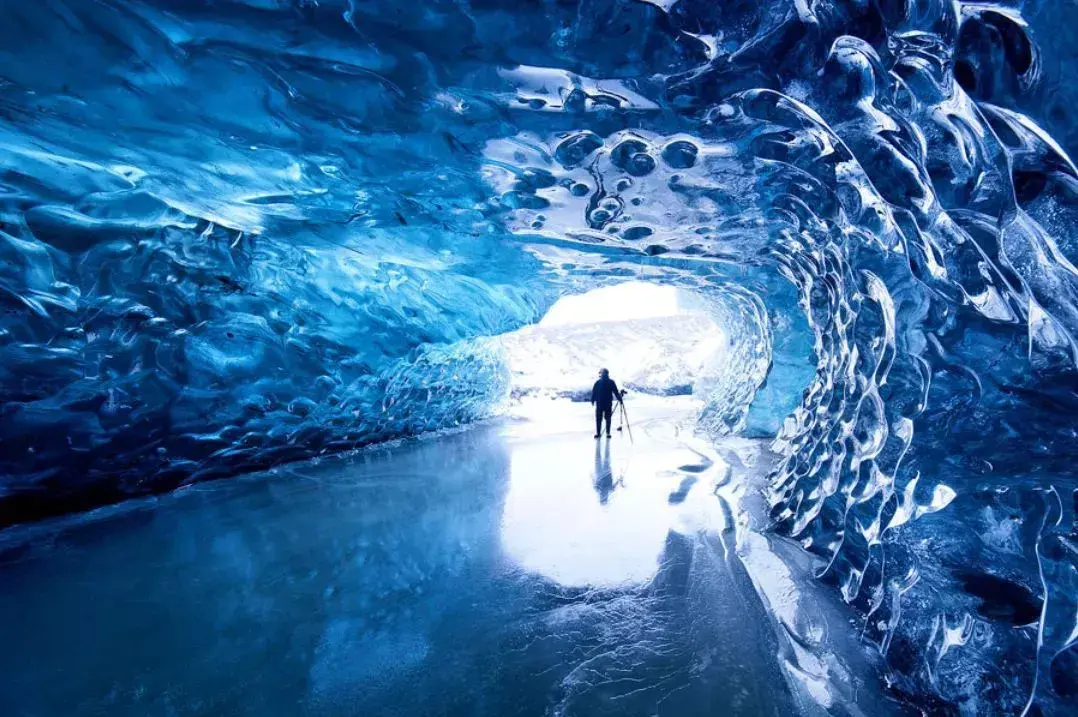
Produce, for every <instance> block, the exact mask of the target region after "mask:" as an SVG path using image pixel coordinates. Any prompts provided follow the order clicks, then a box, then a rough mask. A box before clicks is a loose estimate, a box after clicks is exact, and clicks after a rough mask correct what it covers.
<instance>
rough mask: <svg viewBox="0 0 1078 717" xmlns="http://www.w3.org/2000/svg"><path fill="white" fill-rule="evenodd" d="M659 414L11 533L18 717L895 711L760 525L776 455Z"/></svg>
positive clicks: (6, 671)
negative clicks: (712, 444)
mask: <svg viewBox="0 0 1078 717" xmlns="http://www.w3.org/2000/svg"><path fill="white" fill-rule="evenodd" d="M646 403H647V402H646V401H645V400H643V399H641V400H640V401H639V402H638V403H634V404H633V405H632V407H631V409H632V410H633V416H634V418H635V419H636V423H635V425H634V426H633V428H634V435H633V437H634V439H635V444H634V443H631V442H630V440H629V437H628V436H627V435H615V438H614V439H613V440H612V441H610V442H607V441H605V440H604V441H602V442H601V443H597V442H595V441H593V440H592V439H591V437H590V423H589V419H590V416H589V415H588V410H587V407H586V406H581V405H579V404H577V405H573V404H568V403H567V402H550V403H544V404H542V406H543V410H542V411H538V412H533V414H532V419H531V420H519V419H518V420H515V421H511V422H508V423H505V424H499V425H488V426H483V427H478V428H475V429H472V430H469V431H467V432H463V433H459V434H456V435H452V436H444V437H439V438H436V439H432V440H426V441H421V442H417V443H412V444H406V445H403V446H399V447H396V448H391V449H386V450H380V451H377V452H367V453H363V454H361V455H360V456H358V457H354V458H351V459H343V460H334V461H326V462H323V463H322V464H321V465H297V466H294V467H290V468H287V469H280V470H277V471H274V472H273V473H271V474H268V475H259V476H251V477H249V478H239V479H236V480H232V481H222V482H217V483H212V484H204V485H200V486H196V487H193V488H191V489H188V490H185V491H182V492H180V493H177V494H174V495H171V496H168V497H165V498H161V499H159V500H157V501H155V502H148V503H141V504H128V505H127V506H125V507H123V508H121V509H111V511H107V512H103V513H98V514H97V515H94V516H90V517H87V518H83V519H76V520H69V521H67V522H66V523H60V524H53V525H39V526H37V527H34V528H29V529H26V530H22V531H18V530H16V531H13V532H9V533H8V534H7V535H6V537H5V542H4V543H3V547H4V552H3V553H2V555H3V559H2V560H3V562H2V563H0V615H2V616H3V619H2V620H0V642H2V643H3V644H4V645H5V649H4V650H3V651H2V653H0V702H2V703H3V704H4V705H6V706H7V710H6V712H5V713H6V714H18V715H88V714H110V715H167V714H184V715H209V714H250V715H291V714H313V715H338V714H351V715H434V714H438V715H539V714H551V715H562V714H564V715H654V714H660V715H671V716H675V715H705V714H717V715H724V714H743V715H757V714H774V715H788V714H794V713H804V714H823V713H831V714H858V713H862V714H864V713H867V714H883V713H886V711H887V710H886V709H885V707H886V705H887V704H888V703H886V702H883V701H881V698H880V696H879V693H878V691H877V689H878V685H877V682H876V678H875V677H874V675H875V667H874V665H873V664H872V663H871V662H870V661H869V660H868V658H867V656H866V654H865V653H864V652H863V648H861V647H859V646H858V645H857V642H856V640H855V637H854V636H851V635H849V634H848V632H849V628H848V626H847V623H846V622H845V618H844V615H845V614H844V613H843V612H842V611H841V610H839V609H838V608H834V607H831V606H830V604H831V603H830V601H831V600H833V597H832V598H824V597H821V593H819V588H818V587H815V586H814V585H815V584H814V583H812V582H811V581H808V582H807V583H806V582H805V575H804V571H805V569H806V568H807V567H809V566H807V565H805V564H804V563H803V562H799V559H798V557H797V556H800V555H803V554H801V553H797V552H791V551H790V550H789V549H788V547H786V546H785V544H784V543H782V542H780V541H778V542H777V541H774V540H773V539H772V540H768V539H765V538H763V537H762V536H761V535H760V534H758V533H756V532H754V531H753V530H752V524H753V522H754V521H755V520H756V519H757V518H756V517H754V515H756V513H757V512H758V506H756V505H755V503H754V499H753V498H752V497H751V496H752V495H753V494H754V491H755V489H754V487H753V483H754V481H757V480H758V479H759V478H760V472H761V471H762V470H763V469H764V468H766V466H767V465H768V463H769V458H768V456H767V454H766V453H765V452H763V450H762V448H761V446H760V445H759V444H758V443H755V442H749V441H728V442H726V443H724V444H722V445H721V446H720V449H719V450H718V451H715V450H710V449H707V448H705V447H703V446H702V445H700V444H698V443H697V442H696V441H694V440H693V439H691V438H689V437H688V434H689V433H690V431H688V430H687V429H688V428H689V427H691V425H692V416H693V415H694V408H695V405H694V404H692V403H691V402H689V401H687V400H681V399H677V400H670V399H667V400H664V401H654V402H653V403H652V405H645V404H646ZM746 496H748V497H746ZM756 500H757V501H758V499H756ZM780 556H786V559H787V562H783V560H782V559H780ZM801 560H803V558H801ZM810 653H811V654H810ZM887 709H890V708H887ZM859 710H863V711H860V712H859Z"/></svg>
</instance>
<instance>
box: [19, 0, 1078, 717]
mask: <svg viewBox="0 0 1078 717" xmlns="http://www.w3.org/2000/svg"><path fill="white" fill-rule="evenodd" d="M4 15H5V22H4V23H3V25H2V27H0V35H2V42H0V78H2V79H0V92H2V101H0V118H2V122H0V143H2V149H3V152H2V153H0V252H2V259H3V261H2V263H0V296H2V297H3V303H4V311H3V314H2V315H0V392H2V394H0V395H2V401H0V404H2V405H0V438H2V444H0V445H2V448H0V526H3V527H8V526H13V525H15V524H22V523H30V522H33V521H37V520H40V519H43V518H49V517H51V516H57V515H62V514H67V513H72V512H76V511H82V510H87V509H91V508H95V507H98V506H102V505H107V504H111V503H116V502H118V501H121V500H124V499H127V498H131V497H137V496H143V495H147V494H160V493H164V492H167V491H170V490H172V489H174V488H176V487H179V486H185V485H190V484H193V483H196V482H199V481H205V480H208V479H216V478H225V477H229V476H234V475H237V474H241V473H246V472H250V471H253V470H256V469H260V468H266V467H269V466H274V465H280V464H284V463H287V462H289V461H294V460H300V459H306V458H311V457H314V456H320V455H329V454H334V453H340V452H344V451H349V450H352V449H355V448H358V447H361V446H366V445H370V444H375V443H378V442H381V441H385V440H388V439H395V438H400V437H406V436H412V435H416V434H420V433H424V432H429V431H433V430H437V429H441V428H445V427H448V426H456V425H462V424H467V423H469V422H472V421H475V420H476V419H480V418H484V417H486V416H488V415H490V413H491V412H492V411H494V410H496V408H497V406H498V405H500V403H501V402H503V401H504V399H505V397H506V395H508V394H509V392H510V390H511V386H512V384H513V380H514V377H513V371H512V368H511V362H510V361H508V360H507V347H506V345H505V344H504V340H503V339H499V338H498V337H504V336H506V335H508V334H511V333H512V332H515V331H518V330H521V329H524V330H525V331H540V330H543V325H542V324H541V323H539V322H540V319H541V318H542V317H543V316H544V315H546V314H547V312H548V311H549V310H550V309H551V307H553V306H554V305H555V302H557V301H558V300H559V299H561V298H562V297H566V296H571V295H577V294H583V293H585V292H588V291H594V290H609V289H610V288H616V287H617V285H619V284H624V283H625V282H628V281H634V282H646V283H648V284H650V285H653V286H657V287H673V288H674V289H676V290H678V291H683V292H687V294H691V295H692V296H694V297H696V299H695V300H696V301H697V302H698V312H699V316H698V317H697V318H696V319H694V320H695V321H697V322H698V323H697V324H696V326H697V327H706V326H715V327H718V329H720V330H721V331H723V332H726V334H725V336H726V338H727V339H728V340H727V341H726V344H725V345H726V346H727V347H728V351H727V352H726V353H725V354H724V356H725V358H724V360H723V361H721V362H719V365H718V368H717V369H716V371H715V372H713V374H712V375H705V374H707V372H706V371H702V372H701V376H700V383H699V388H700V391H699V393H700V395H706V397H707V398H706V401H707V408H706V409H705V410H704V411H703V413H702V415H701V427H702V428H704V429H705V430H706V431H709V432H711V433H713V434H716V433H723V432H736V433H739V434H744V435H752V436H757V437H759V436H767V437H769V438H773V443H772V449H773V450H774V451H776V452H777V453H778V454H779V456H780V457H781V460H780V463H779V464H778V467H777V469H776V470H775V472H774V474H773V475H772V476H771V480H770V487H769V490H768V495H767V500H768V506H769V510H770V517H771V520H772V524H771V527H772V529H773V530H774V531H775V532H777V533H778V534H781V535H784V536H787V537H788V538H791V539H793V540H795V541H797V542H798V543H800V545H801V546H802V547H803V548H804V549H805V550H807V551H808V552H809V553H811V554H813V555H815V556H817V557H818V558H819V559H820V564H821V566H822V567H821V568H820V570H819V575H818V577H819V578H820V580H821V581H823V582H825V583H827V584H829V585H832V586H833V587H834V591H835V592H836V593H837V594H839V595H841V597H842V598H843V599H844V600H845V602H847V603H848V604H849V605H850V606H852V609H853V610H854V612H855V614H856V615H858V619H859V621H860V622H859V631H860V633H861V637H862V640H863V641H864V643H866V644H867V645H868V646H869V647H870V648H871V649H873V650H875V651H877V652H878V654H880V655H881V656H882V657H883V659H884V660H885V661H886V665H887V668H886V669H887V670H888V681H889V683H890V685H891V689H892V690H893V691H894V692H895V694H898V695H901V696H902V698H903V699H905V700H908V701H909V703H910V704H912V705H915V706H917V708H918V709H921V710H924V711H927V712H930V713H950V712H964V713H985V714H988V713H991V714H1022V713H1025V714H1065V713H1069V712H1073V711H1074V710H1075V709H1078V644H1076V643H1078V523H1076V515H1075V514H1076V511H1078V482H1076V480H1075V472H1074V468H1073V466H1074V463H1075V460H1076V458H1078V451H1076V449H1075V447H1074V446H1075V439H1076V437H1078V419H1076V418H1075V416H1076V415H1078V414H1076V411H1078V365H1076V364H1078V344H1076V337H1078V269H1076V268H1075V264H1074V262H1075V260H1076V255H1078V169H1076V167H1075V164H1074V163H1073V161H1072V159H1071V156H1072V154H1073V153H1074V152H1075V151H1078V121H1076V120H1075V119H1074V117H1073V111H1072V106H1073V104H1074V103H1073V101H1071V100H1073V98H1074V96H1075V92H1076V90H1075V86H1076V85H1075V83H1074V77H1073V67H1074V60H1075V57H1076V50H1075V47H1078V44H1076V43H1075V39H1076V37H1075V34H1076V32H1075V28H1076V27H1078V10H1076V9H1075V7H1074V5H1073V3H1068V2H1066V1H1065V0H1044V1H1043V2H1018V1H1017V0H1015V1H1014V2H1010V1H1003V0H1001V1H1000V2H992V3H988V2H943V1H942V0H874V1H872V2H860V1H853V0H850V1H846V0H827V1H825V0H820V1H818V2H796V1H787V0H772V1H770V2H747V1H742V0H730V1H729V2H725V1H724V2H703V1H701V0H663V1H659V0H580V2H554V1H551V2H534V3H524V2H500V1H499V0H465V1H463V2H462V1H460V0H453V1H449V0H446V1H444V2H443V1H441V0H421V1H420V2H412V3H400V2H382V1H379V0H229V1H227V2H225V1H223V2H218V3H207V2H198V1H195V0H190V1H184V0H54V1H52V2H47V3H45V2H42V3H15V2H8V3H5V4H4ZM701 317H703V318H701ZM535 324H538V326H537V327H536V326H533V325H535ZM525 327H532V328H530V329H527V328H525ZM705 338H706V337H705ZM511 349H512V347H510V350H509V353H511ZM704 363H706V361H705V362H704ZM723 372H726V373H723Z"/></svg>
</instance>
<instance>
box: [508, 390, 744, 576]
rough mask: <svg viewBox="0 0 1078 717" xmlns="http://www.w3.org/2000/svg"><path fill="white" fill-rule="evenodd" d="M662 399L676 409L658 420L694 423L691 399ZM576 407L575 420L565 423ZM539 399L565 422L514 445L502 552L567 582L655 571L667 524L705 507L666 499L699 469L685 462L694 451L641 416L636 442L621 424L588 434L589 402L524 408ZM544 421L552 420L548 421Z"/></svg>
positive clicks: (716, 468)
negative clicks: (599, 435) (608, 433)
mask: <svg viewBox="0 0 1078 717" xmlns="http://www.w3.org/2000/svg"><path fill="white" fill-rule="evenodd" d="M660 403H662V404H665V405H668V406H675V407H676V408H675V409H670V408H668V409H667V410H668V411H671V410H673V411H679V413H678V412H675V413H673V415H672V416H663V419H664V420H672V421H677V420H678V419H680V421H681V422H683V423H684V424H686V425H691V422H692V420H693V416H694V413H693V412H692V411H693V408H694V407H695V406H694V405H693V404H692V403H691V402H690V401H688V400H674V401H672V400H669V399H666V400H664V401H662V402H660ZM543 404H546V406H544V405H543ZM574 408H575V412H576V413H577V414H579V416H578V417H577V421H578V422H579V426H572V424H571V423H570V421H571V420H572V418H571V416H572V413H573V411H574ZM544 409H545V410H546V412H545V415H546V416H548V417H551V413H554V414H555V415H556V414H558V413H561V414H563V415H561V416H560V418H561V419H562V420H559V421H557V422H555V423H554V424H553V425H554V426H558V427H562V428H563V431H559V432H556V433H552V434H549V435H546V436H541V437H533V438H532V439H531V440H529V441H527V442H523V443H520V444H518V445H515V446H514V450H513V453H512V458H511V461H510V476H509V479H510V483H509V492H508V494H507V496H506V501H505V513H504V516H503V519H502V541H503V547H504V549H505V551H506V553H507V554H508V555H509V557H511V558H512V559H513V560H515V561H516V562H517V563H519V565H520V566H521V567H522V568H524V569H525V570H529V571H532V572H535V573H538V574H540V575H542V576H544V577H547V578H549V579H551V580H554V581H555V582H557V583H559V584H562V585H566V586H614V585H618V584H621V583H640V582H644V581H646V580H649V579H651V578H652V577H653V576H654V574H655V571H656V569H657V568H658V565H659V556H660V553H662V551H663V546H664V544H665V541H666V536H667V534H668V533H669V531H670V530H671V529H673V528H674V527H675V526H676V525H677V524H678V523H679V522H680V521H681V516H682V515H683V514H684V513H686V512H690V511H692V510H693V509H694V508H695V509H697V510H705V509H706V508H705V507H704V506H699V505H696V504H694V503H691V502H690V504H688V505H682V504H681V502H682V501H679V500H676V499H671V496H674V495H677V494H678V492H679V491H682V490H685V492H686V493H688V492H689V491H688V489H687V486H686V484H685V481H687V480H690V481H692V482H693V483H695V482H696V481H697V480H699V479H701V478H703V476H697V475H695V474H693V473H692V472H691V471H686V470H685V469H684V466H685V465H690V466H691V464H692V463H694V462H698V461H699V457H698V456H697V455H696V454H694V453H692V452H691V451H689V450H688V449H686V448H685V447H683V446H677V445H676V444H675V445H674V446H671V445H668V444H666V443H665V442H663V441H656V440H655V439H654V438H653V437H651V435H650V434H649V433H648V430H647V427H648V424H647V423H645V424H643V425H642V426H641V428H642V429H643V430H638V431H637V435H636V436H635V441H636V442H635V443H633V442H631V441H630V439H629V437H628V435H625V434H618V435H615V437H614V438H612V439H610V440H607V439H605V438H603V439H601V440H597V441H593V440H591V439H587V432H588V429H587V425H588V424H587V417H588V411H587V410H586V408H581V407H579V405H577V406H576V407H573V406H572V404H569V406H568V407H567V406H566V404H565V402H561V401H552V402H547V401H544V402H538V406H536V404H532V408H531V409H530V412H531V413H532V414H536V413H538V414H539V415H544V413H542V412H543V411H544ZM565 419H568V421H567V420H565ZM651 420H655V419H654V418H652V419H651ZM540 425H541V426H544V425H545V427H546V430H550V426H551V424H550V423H546V424H540ZM567 425H568V429H567V430H564V429H565V427H566V426H567ZM570 431H575V433H573V432H570ZM567 436H570V437H571V436H575V437H576V438H577V439H580V438H585V439H587V440H571V439H569V440H567ZM678 466H682V468H681V469H679V468H678ZM723 466H724V464H721V463H719V464H717V465H713V466H712V467H711V468H710V470H709V474H708V475H714V476H720V475H722V468H723ZM701 488H702V490H698V491H697V493H699V494H703V495H705V502H707V503H714V500H713V499H711V500H707V498H710V496H709V495H706V493H707V491H706V486H701ZM682 500H684V498H682ZM720 520H721V518H720ZM720 527H721V523H720V524H716V525H713V526H711V528H712V529H718V528H720Z"/></svg>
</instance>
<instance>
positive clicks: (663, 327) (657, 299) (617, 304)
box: [502, 281, 728, 395]
mask: <svg viewBox="0 0 1078 717" xmlns="http://www.w3.org/2000/svg"><path fill="white" fill-rule="evenodd" d="M502 341H503V345H504V346H505V348H506V351H507V353H508V355H509V364H510V367H511V370H512V372H513V388H514V392H515V393H516V394H517V395H527V394H534V393H555V394H559V395H572V394H575V393H579V392H581V391H586V390H587V388H588V387H590V386H591V383H592V382H593V381H594V380H595V375H596V372H597V371H598V370H599V369H600V368H608V369H609V370H610V373H611V375H612V376H613V378H614V380H615V381H617V382H618V383H619V385H621V386H623V387H631V388H634V389H636V390H639V391H643V392H646V393H652V394H659V395H680V394H689V393H692V386H693V384H694V383H696V381H697V380H699V379H700V377H701V376H703V375H704V374H706V373H707V372H708V371H710V370H714V369H715V368H716V367H717V366H719V365H720V363H721V360H722V356H723V354H724V352H725V348H726V345H727V342H728V339H727V336H726V334H725V332H724V331H723V330H722V328H721V327H720V326H719V325H718V324H717V323H716V322H715V321H714V319H712V318H711V317H710V316H709V315H708V314H707V313H706V311H705V307H704V304H703V303H702V302H701V301H700V300H699V298H698V297H697V296H696V295H695V294H693V293H692V292H689V291H685V290H683V289H678V288H676V287H672V286H659V285H656V284H648V283H644V282H637V281H632V282H627V283H624V284H617V285H614V286H608V287H603V288H600V289H595V290H593V291H589V292H587V293H584V294H578V295H574V296H566V297H563V298H561V299H560V300H559V301H558V302H557V303H555V304H554V306H553V307H552V308H551V309H550V311H549V312H547V314H546V315H545V316H544V317H543V319H542V320H541V321H540V322H539V323H538V324H536V325H535V326H529V327H526V328H523V329H520V330H519V331H514V332H512V333H510V334H506V335H505V336H503V337H502Z"/></svg>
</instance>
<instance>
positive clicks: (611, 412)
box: [603, 406, 614, 438]
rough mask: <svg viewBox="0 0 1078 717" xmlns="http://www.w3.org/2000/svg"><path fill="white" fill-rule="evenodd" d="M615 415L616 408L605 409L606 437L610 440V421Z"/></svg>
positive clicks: (608, 407)
mask: <svg viewBox="0 0 1078 717" xmlns="http://www.w3.org/2000/svg"><path fill="white" fill-rule="evenodd" d="M613 415H614V407H613V406H607V407H606V408H605V409H603V416H604V417H605V418H606V437H607V438H610V420H611V418H612V417H613Z"/></svg>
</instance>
